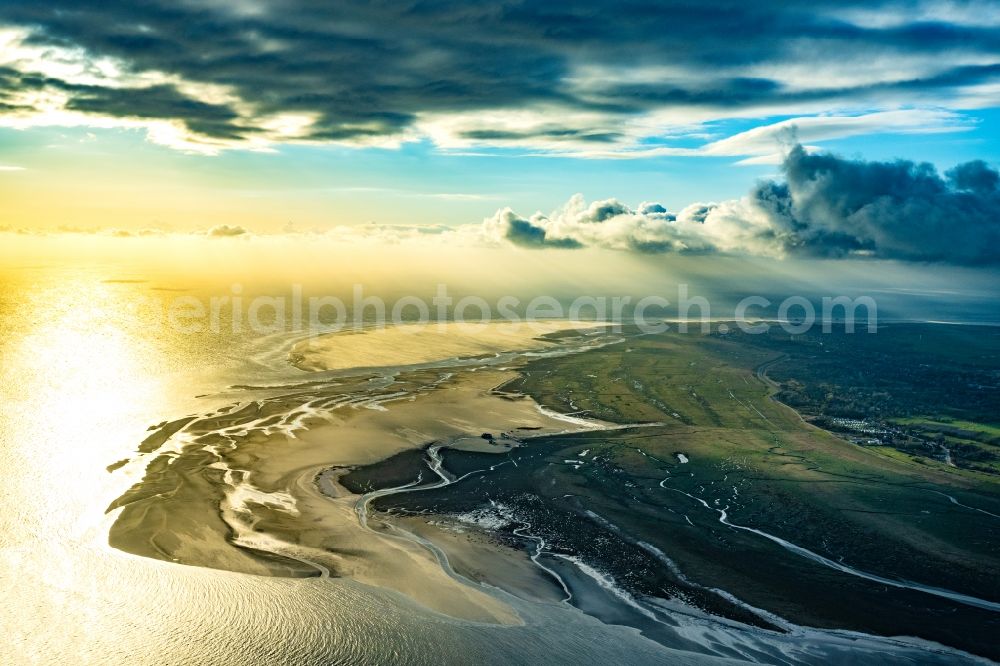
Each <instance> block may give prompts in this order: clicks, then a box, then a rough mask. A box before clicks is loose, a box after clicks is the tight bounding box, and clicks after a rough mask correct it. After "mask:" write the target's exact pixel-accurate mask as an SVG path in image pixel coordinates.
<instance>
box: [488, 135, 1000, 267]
mask: <svg viewBox="0 0 1000 666" xmlns="http://www.w3.org/2000/svg"><path fill="white" fill-rule="evenodd" d="M781 168H782V172H783V174H784V180H783V181H764V182H760V183H758V184H757V185H756V186H755V187H754V188H753V190H752V191H751V192H750V193H749V194H748V195H747V196H746V197H744V198H742V199H739V200H732V201H726V202H722V203H696V204H692V205H689V206H687V207H686V208H684V209H682V210H681V211H680V212H678V213H676V214H674V213H670V212H668V211H667V209H666V208H665V207H664V206H662V205H661V204H658V203H644V204H641V205H640V206H639V207H638V209H635V210H633V209H631V208H629V207H628V206H626V205H624V204H623V203H621V202H620V201H617V200H616V199H608V200H605V201H595V202H593V203H591V204H589V205H588V204H587V203H586V202H585V201H584V200H583V198H582V197H581V196H580V195H577V196H575V197H573V198H572V199H570V201H569V202H568V203H567V204H566V205H565V206H563V207H562V208H560V209H559V210H557V211H555V212H554V213H552V214H551V215H548V216H546V215H542V214H541V213H536V214H535V215H533V216H531V217H530V218H525V217H522V216H519V215H517V214H516V213H514V212H513V211H512V210H511V209H509V208H505V209H501V210H500V211H497V213H496V214H495V215H494V216H493V217H491V218H488V219H487V220H485V221H484V223H483V233H484V234H485V235H486V236H487V237H489V238H492V239H494V240H497V241H504V242H510V243H513V244H514V245H519V246H523V247H532V248H543V247H553V248H580V247H588V246H597V247H606V248H612V249H619V250H631V251H638V252H645V253H667V252H675V253H684V254H702V253H731V254H749V255H761V256H773V257H784V256H807V257H808V256H812V257H825V258H842V257H872V258H879V259H897V260H903V261H923V262H946V263H952V264H960V265H989V264H997V263H1000V173H998V172H997V171H996V170H995V169H993V168H992V167H990V166H989V165H987V164H986V163H984V162H982V161H974V162H968V163H965V164H960V165H958V166H956V167H955V168H954V169H951V170H949V171H948V172H946V174H945V175H944V176H941V175H940V174H939V173H938V172H937V171H936V170H935V168H934V167H933V166H932V165H930V164H926V163H922V164H918V163H913V162H908V161H904V160H898V161H894V162H869V161H862V160H849V159H844V158H841V157H838V156H836V155H832V154H822V153H820V154H809V153H807V152H806V151H805V150H804V149H803V148H802V147H801V146H798V145H797V146H795V147H794V148H792V150H791V151H790V152H789V153H788V155H787V156H786V157H785V159H784V161H783V163H782V167H781Z"/></svg>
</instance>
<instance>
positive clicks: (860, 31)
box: [0, 0, 1000, 150]
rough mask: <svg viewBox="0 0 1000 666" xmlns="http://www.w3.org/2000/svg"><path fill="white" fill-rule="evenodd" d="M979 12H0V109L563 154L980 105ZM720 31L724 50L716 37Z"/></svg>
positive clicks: (990, 36)
mask: <svg viewBox="0 0 1000 666" xmlns="http://www.w3.org/2000/svg"><path fill="white" fill-rule="evenodd" d="M995 10H996V6H995V4H994V3H992V2H989V1H988V0H987V1H986V2H975V1H971V2H947V1H943V2H941V1H935V2H919V1H916V0H883V1H882V2H870V1H864V2H862V1H861V0H810V1H809V2H805V1H804V0H791V1H789V0H761V1H759V2H752V3H751V2H725V3H722V4H721V5H720V4H719V3H716V5H715V6H714V7H713V8H712V9H708V8H706V6H705V5H704V4H703V3H697V2H692V1H691V0H661V1H658V2H649V1H648V0H623V1H616V2H611V1H610V0H583V1H582V2H575V3H572V4H560V3H542V2H523V1H520V0H501V1H500V2H494V3H489V4H485V5H484V4H474V5H470V4H469V3H466V2H449V1H448V0H441V1H434V2H399V3H393V2H377V3H370V2H360V1H357V2H355V1H352V0H344V1H341V2H337V3H332V4H330V3H327V4H317V3H312V2H306V1H305V0H283V1H280V2H279V1H277V0H255V1H254V2H249V3H225V2H217V1H212V2H199V3H195V2H184V1H181V2H178V1H175V0H171V1H170V2H167V1H165V0H151V1H149V2H142V3H137V2H121V1H116V0H109V1H107V2H90V3H83V4H81V3H76V2H69V1H67V0H51V1H50V2H37V1H35V0H31V1H28V0H7V1H5V2H4V3H2V5H0V31H2V30H3V28H4V26H6V27H7V28H6V31H5V32H3V34H0V46H2V47H3V48H2V49H0V52H2V56H0V118H2V119H7V121H8V122H14V120H12V119H16V121H17V122H18V123H21V124H24V123H30V122H36V123H42V122H49V123H62V124H67V123H73V122H77V123H82V122H85V121H86V120H85V119H90V122H96V121H95V120H94V119H100V122H104V123H113V122H121V123H126V124H128V123H132V124H137V125H138V126H142V127H146V128H147V129H149V130H150V132H151V136H152V137H153V138H154V139H156V140H160V141H161V142H164V143H171V145H177V146H179V147H184V148H190V149H195V148H198V147H199V146H200V147H202V148H203V149H205V150H212V149H218V148H221V147H227V146H232V145H240V146H251V147H253V146H257V145H260V146H264V145H267V144H268V143H269V142H273V141H292V140H294V141H317V142H346V143H356V144H372V143H374V144H386V143H392V142H398V141H403V140H409V139H413V138H418V137H430V138H431V139H432V140H434V141H435V142H438V143H439V144H440V145H444V146H461V145H483V144H486V145H517V146H526V145H527V146H540V147H543V148H547V149H558V148H565V149H571V150H584V149H588V148H593V149H602V150H604V149H609V148H610V149H626V148H636V147H641V145H642V143H641V142H642V140H643V139H645V138H649V137H662V136H663V134H664V132H665V128H679V127H685V126H688V127H690V126H692V125H697V124H699V123H702V122H705V121H707V120H712V119H718V118H725V117H758V118H759V117H766V116H768V115H779V114H780V115H792V114H801V115H815V114H816V113H818V112H820V111H828V110H830V109H835V108H839V109H854V110H863V109H867V110H872V109H895V108H899V107H900V106H901V105H902V106H905V105H909V106H918V107H919V106H921V105H925V106H926V105H929V106H940V105H944V106H949V107H950V108H970V107H975V106H981V105H987V104H990V103H992V102H993V101H994V100H995V89H996V88H995V86H996V83H997V82H998V81H1000V30H998V27H997V25H996V22H993V23H990V22H989V21H988V20H987V19H988V17H990V16H993V15H995V14H996V11H995ZM736 33H738V38H735V35H736Z"/></svg>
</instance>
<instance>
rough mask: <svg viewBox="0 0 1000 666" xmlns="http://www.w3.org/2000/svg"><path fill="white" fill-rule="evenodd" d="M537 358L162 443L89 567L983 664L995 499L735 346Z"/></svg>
mask: <svg viewBox="0 0 1000 666" xmlns="http://www.w3.org/2000/svg"><path fill="white" fill-rule="evenodd" d="M984 344H993V340H992V338H990V339H987V341H986V342H984ZM545 345H546V351H545V352H537V351H534V350H531V351H522V352H520V353H519V352H511V353H508V354H507V355H499V354H498V355H494V356H493V357H491V358H488V359H487V358H466V359H464V360H457V359H454V358H449V359H443V361H442V365H441V366H440V367H433V365H431V366H427V365H423V366H420V367H410V368H394V369H390V370H386V371H381V372H364V373H359V374H357V375H350V376H331V375H323V374H322V373H319V374H316V373H314V377H315V378H314V379H312V380H310V381H308V382H305V383H303V384H302V385H300V386H289V387H283V388H281V390H275V388H274V387H270V388H269V389H268V391H267V392H266V395H265V396H264V397H256V399H250V398H254V397H255V394H254V389H252V388H251V387H247V388H246V389H245V390H246V391H247V392H248V399H247V400H245V401H241V402H238V403H236V404H234V405H233V406H232V407H231V408H229V409H224V410H221V411H219V412H217V413H212V414H205V415H199V416H196V417H184V418H182V419H174V420H171V421H169V422H166V423H163V424H160V425H159V427H158V428H156V429H154V431H153V432H152V433H151V435H150V438H149V439H147V441H146V443H145V444H144V445H143V446H144V447H145V449H146V451H145V453H144V454H143V455H146V456H149V457H150V462H149V464H148V467H147V474H146V478H145V479H144V480H143V481H142V482H141V483H139V484H137V485H136V486H135V487H134V488H133V489H132V490H130V491H129V492H128V493H127V494H126V495H125V496H123V497H122V498H120V499H119V500H118V501H116V503H115V504H114V505H112V507H111V508H112V509H114V510H118V509H120V513H118V515H117V518H116V522H115V525H114V527H113V528H112V533H111V542H112V545H115V546H116V547H119V548H121V549H123V550H127V551H129V552H134V553H137V554H142V555H146V556H150V557H155V558H158V559H164V560H168V561H176V562H180V563H184V564H192V565H199V566H210V567H216V568H221V569H229V570H233V571H239V572H243V573H253V574H265V575H280V576H317V575H319V576H341V577H350V578H353V579H355V580H358V581H360V582H363V583H366V584H370V585H376V586H380V587H384V588H388V589H392V590H394V591H396V592H398V593H401V594H403V595H406V596H407V597H409V598H411V599H413V600H415V601H417V602H418V603H420V604H422V605H424V606H425V607H427V608H430V609H432V610H435V611H438V612H441V613H444V614H447V615H451V616H453V617H458V618H463V619H466V620H473V621H478V622H491V623H500V624H516V623H518V622H519V621H521V620H520V619H519V617H518V615H517V613H516V612H514V611H513V610H512V608H511V606H510V605H508V604H507V603H505V602H504V601H503V595H502V594H497V593H496V591H497V590H503V591H504V592H505V593H509V594H513V595H515V596H518V597H520V598H521V599H524V600H527V601H529V602H532V603H542V604H564V603H565V604H571V605H573V606H575V607H576V608H578V609H580V610H581V611H583V612H585V613H587V614H590V615H593V616H594V617H598V618H600V619H602V620H603V621H605V622H607V623H610V624H621V625H625V626H630V627H633V628H635V629H637V630H639V631H640V632H642V633H643V635H645V636H647V637H648V638H650V639H652V640H654V641H657V642H659V643H661V644H662V645H665V646H668V647H671V648H674V649H681V650H688V651H693V652H698V653H701V654H709V655H712V654H714V655H718V656H734V655H738V656H742V657H748V656H750V655H754V656H755V660H760V661H765V662H767V661H774V660H777V661H780V657H779V655H787V654H788V651H789V650H792V651H793V652H794V651H799V652H795V653H796V654H797V656H798V657H799V658H803V659H804V658H805V657H806V656H809V657H810V658H819V657H820V656H822V657H823V658H832V656H833V655H841V654H852V655H854V656H857V655H858V654H869V655H871V654H877V653H881V652H884V651H885V650H889V651H890V652H892V653H893V654H896V653H897V652H898V653H899V654H911V653H919V654H926V655H927V658H928V659H929V660H934V659H940V660H941V661H943V662H948V661H953V660H956V659H957V660H960V661H961V660H964V659H965V657H963V656H961V655H962V653H959V652H953V651H949V649H948V648H946V647H941V646H950V647H951V648H955V649H958V650H962V651H964V652H968V653H973V654H979V655H983V656H986V657H989V658H994V659H995V658H997V657H998V656H1000V655H998V654H997V653H996V649H995V646H994V642H993V640H992V637H993V636H994V635H995V632H996V631H997V629H1000V624H998V617H1000V615H998V613H997V606H998V605H997V600H998V599H1000V589H998V587H997V583H996V579H995V575H994V573H995V571H996V570H997V565H998V564H1000V562H998V560H997V557H996V553H997V552H1000V530H998V526H997V524H996V519H995V516H994V514H998V515H1000V499H998V497H1000V494H998V492H997V490H998V487H997V481H998V480H997V478H996V477H995V476H992V475H990V474H987V473H984V472H982V471H978V470H975V469H959V468H954V467H949V466H947V465H945V464H939V463H938V462H937V461H935V460H933V459H928V460H926V461H923V462H920V463H914V462H913V461H905V460H901V459H899V458H898V456H894V455H891V454H890V453H888V452H886V451H885V450H884V448H883V447H865V446H858V445H857V444H855V443H852V442H850V441H847V440H846V439H844V438H842V437H839V436H837V435H836V434H833V433H830V432H827V431H826V430H823V429H821V428H818V427H816V426H815V425H813V424H812V423H810V422H808V421H805V420H803V418H802V417H801V415H800V414H799V413H797V412H796V411H794V410H793V409H791V408H789V407H788V406H786V405H784V404H782V403H780V402H778V401H777V400H775V399H774V396H775V394H776V392H777V391H778V390H779V388H780V387H779V386H776V385H774V382H773V380H769V378H768V377H767V376H766V374H764V372H763V371H762V368H765V367H767V365H768V364H770V363H773V362H774V360H775V358H777V356H776V351H775V350H773V349H768V348H763V347H762V346H761V345H751V344H747V343H746V342H745V341H743V340H740V339H738V338H735V337H728V336H718V335H700V334H688V335H680V334H672V333H667V334H660V335H646V336H639V335H635V332H628V333H626V334H625V335H622V336H611V335H608V334H601V335H595V334H593V333H566V332H564V333H562V334H555V335H550V336H548V338H547V341H546V343H545ZM153 445H156V447H155V449H154V448H153ZM708 626H711V627H714V628H713V629H711V630H709V629H707V628H706V627H708ZM694 627H698V629H697V630H696V629H694ZM803 632H805V633H803ZM843 632H847V633H843ZM851 632H862V633H863V634H868V635H873V636H885V637H914V638H886V639H885V641H888V642H879V641H880V640H882V639H875V638H871V639H869V638H864V639H863V640H862V639H861V638H858V637H857V636H860V634H853V633H851ZM850 636H855V638H849V637H850ZM869 640H871V641H873V642H871V643H869V642H867V641H869ZM796 641H798V643H796ZM921 641H930V642H921ZM722 643H724V644H725V645H726V647H721V645H720V644H722ZM799 643H801V645H798V644H799ZM792 644H795V645H796V646H797V647H794V648H792V647H790V645H792ZM768 650H770V651H771V652H772V654H771V655H770V656H768V654H767V653H768Z"/></svg>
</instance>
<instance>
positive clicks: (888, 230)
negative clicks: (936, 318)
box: [752, 146, 1000, 265]
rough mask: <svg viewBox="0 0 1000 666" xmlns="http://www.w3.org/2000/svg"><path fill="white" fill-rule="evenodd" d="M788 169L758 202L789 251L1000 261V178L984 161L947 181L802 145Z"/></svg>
mask: <svg viewBox="0 0 1000 666" xmlns="http://www.w3.org/2000/svg"><path fill="white" fill-rule="evenodd" d="M783 171H784V174H785V182H784V183H776V182H768V183H764V184H762V185H760V186H758V187H757V188H756V190H755V191H754V192H753V194H752V198H753V199H754V200H755V202H756V203H757V205H759V206H760V207H761V208H762V209H764V210H766V211H767V213H768V217H769V219H770V221H771V223H772V225H773V227H772V229H770V230H769V233H773V234H774V235H775V237H777V238H780V239H782V242H783V243H784V244H785V245H786V248H787V250H788V251H789V252H792V253H799V254H810V255H817V256H833V257H836V256H843V255H846V254H851V253H865V254H870V255H871V256H875V257H879V258H884V259H901V260H908V261H943V262H949V263H954V264H968V265H976V264H995V263H998V262H1000V189H998V182H1000V174H998V173H997V171H996V170H995V169H992V168H991V167H989V166H988V165H986V164H985V163H984V162H982V161H975V162H968V163H966V164H961V165H959V166H957V167H955V168H954V169H952V170H950V171H949V172H947V176H948V177H947V179H946V178H942V177H941V176H940V175H939V174H938V172H937V170H936V169H935V168H934V166H933V165H931V164H927V163H922V164H920V163H914V162H909V161H905V160H897V161H893V162H868V161H862V160H848V159H843V158H841V157H838V156H836V155H832V154H816V155H810V154H807V153H806V151H805V150H803V149H802V147H801V146H797V147H795V148H794V149H793V150H792V151H791V153H790V154H789V155H788V157H787V158H786V159H785V161H784V164H783Z"/></svg>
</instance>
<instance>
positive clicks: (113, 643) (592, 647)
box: [0, 268, 665, 666]
mask: <svg viewBox="0 0 1000 666" xmlns="http://www.w3.org/2000/svg"><path fill="white" fill-rule="evenodd" d="M121 277H122V276H121V275H119V274H117V273H115V272H114V271H112V270H102V269H87V270H81V269H45V268H23V269H19V270H16V271H11V272H8V273H5V274H4V275H3V282H2V283H0V359H2V368H0V372H2V377H0V405H2V411H0V474H2V479H3V481H2V484H0V582H2V587H3V603H2V604H0V662H2V663H5V664H7V663H9V664H36V663H37V664H48V663H58V664H156V665H158V666H161V665H164V664H200V665H201V664H337V663H344V664H363V663H373V664H374V663H413V664H440V663H477V664H488V663H517V662H521V663H525V662H532V661H535V660H536V659H537V658H539V655H541V654H545V655H547V658H546V661H548V662H550V663H553V662H555V663H558V662H565V663H571V662H572V663H580V660H581V657H582V656H583V655H586V657H587V660H588V661H594V662H599V661H603V662H605V663H607V662H608V661H609V660H612V659H615V655H621V654H622V652H623V651H624V650H627V651H628V652H629V653H631V655H632V658H633V659H638V660H642V659H643V658H648V659H650V660H662V659H663V657H664V654H665V652H664V649H663V648H661V647H660V646H658V645H656V644H655V643H652V642H650V641H648V640H647V639H645V638H643V637H641V636H639V635H638V634H637V633H636V632H634V631H633V630H630V629H624V628H618V627H612V626H608V625H604V624H601V623H600V622H598V621H596V620H594V619H591V618H589V617H587V616H585V615H583V614H581V613H579V612H576V611H573V610H571V609H562V608H557V607H541V606H529V605H525V604H521V605H519V606H518V610H519V612H520V613H521V614H522V616H523V617H524V618H525V620H526V626H524V627H514V628H502V627H495V626H489V625H477V624H472V623H466V622H461V621H456V620H453V619H450V618H447V617H443V616H440V615H435V614H433V613H431V612H428V611H425V610H423V609H421V608H418V607H416V606H414V605H413V604H411V603H409V602H408V601H407V600H405V599H403V598H401V597H398V596H395V595H394V594H391V593H388V592H384V591H382V590H378V589H373V588H368V587H364V586H362V585H359V584H357V583H353V582H351V581H345V580H329V579H327V580H319V579H314V580H292V579H279V578H264V577H255V576H246V575H240V574H232V573H227V572H221V571H215V570H208V569H200V568H194V567H186V566H181V565H173V564H169V563H164V562H159V561H154V560H149V559H145V558H140V557H136V556H132V555H128V554H125V553H122V552H120V551H117V550H114V549H112V548H110V547H109V546H108V545H107V535H108V527H109V525H110V519H109V517H108V516H106V515H105V509H106V507H107V506H108V504H109V503H110V502H111V501H112V500H113V499H115V498H116V497H118V496H119V495H120V494H121V493H122V492H123V491H124V490H125V489H126V488H127V487H129V486H130V485H131V484H132V483H134V482H135V481H136V480H137V479H138V478H139V476H140V475H141V472H142V464H141V463H135V464H132V465H127V466H125V467H124V468H122V469H119V470H117V471H116V472H114V473H110V472H108V471H107V469H106V467H107V466H108V465H110V464H112V463H114V462H116V461H119V460H121V459H124V458H130V457H133V456H134V454H135V449H136V446H137V444H138V442H139V441H141V440H142V438H143V437H144V433H145V431H146V429H147V428H148V427H149V426H151V425H153V424H155V423H159V422H161V421H163V420H164V419H167V418H173V417H177V416H183V415H185V414H187V413H190V412H194V411H205V410H206V409H207V408H209V407H211V406H212V403H211V401H212V398H211V397H208V398H197V397H196V396H199V395H206V394H208V395H212V394H214V393H218V392H219V391H220V390H224V389H225V387H226V386H229V385H232V384H237V383H253V382H272V381H282V380H283V379H290V378H294V376H295V375H296V374H297V373H298V372H299V371H297V370H294V369H292V368H290V367H289V366H288V365H287V364H286V363H285V362H284V359H283V358H280V357H277V356H276V355H275V354H274V353H273V349H274V348H275V345H276V342H278V341H275V340H270V339H259V338H254V337H253V336H250V335H247V336H243V335H236V334H233V333H223V334H214V333H209V334H204V335H190V334H181V333H171V331H170V330H168V327H166V326H165V325H164V321H165V320H164V310H163V304H164V303H165V302H166V301H167V300H168V299H169V298H170V297H171V296H172V294H173V292H169V291H160V290H158V289H157V287H158V286H159V285H158V284H157V283H156V282H155V281H154V282H121V281H114V282H110V281H108V280H116V279H120V278H121ZM279 346H280V345H279ZM219 400H221V398H219ZM514 603H516V602H514Z"/></svg>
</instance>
